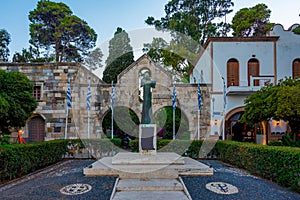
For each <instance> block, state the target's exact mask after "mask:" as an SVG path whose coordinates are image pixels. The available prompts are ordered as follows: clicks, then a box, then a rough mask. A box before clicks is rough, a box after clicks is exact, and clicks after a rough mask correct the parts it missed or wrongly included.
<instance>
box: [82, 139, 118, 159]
mask: <svg viewBox="0 0 300 200" xmlns="http://www.w3.org/2000/svg"><path fill="white" fill-rule="evenodd" d="M82 143H83V144H84V146H85V148H87V149H88V151H89V152H90V153H91V155H92V156H93V157H94V158H97V159H99V158H102V157H105V156H113V155H115V154H117V153H118V152H119V151H120V149H121V148H120V147H121V139H120V138H114V139H83V140H82Z"/></svg>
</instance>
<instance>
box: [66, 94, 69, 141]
mask: <svg viewBox="0 0 300 200" xmlns="http://www.w3.org/2000/svg"><path fill="white" fill-rule="evenodd" d="M67 101H68V100H67ZM66 105H67V112H66V125H65V139H67V132H68V116H69V106H68V103H66Z"/></svg>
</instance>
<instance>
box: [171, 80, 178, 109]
mask: <svg viewBox="0 0 300 200" xmlns="http://www.w3.org/2000/svg"><path fill="white" fill-rule="evenodd" d="M176 97H177V92H176V88H175V85H174V87H173V96H172V107H173V110H175V109H176Z"/></svg>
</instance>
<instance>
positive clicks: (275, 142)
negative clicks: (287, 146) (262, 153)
mask: <svg viewBox="0 0 300 200" xmlns="http://www.w3.org/2000/svg"><path fill="white" fill-rule="evenodd" d="M268 145H269V146H283V144H282V142H281V141H280V140H272V141H270V142H269V143H268Z"/></svg>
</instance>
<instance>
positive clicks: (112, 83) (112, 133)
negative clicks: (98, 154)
mask: <svg viewBox="0 0 300 200" xmlns="http://www.w3.org/2000/svg"><path fill="white" fill-rule="evenodd" d="M113 93H114V82H113V81H112V82H111V139H114V105H113V103H114V102H113V101H114V99H113V98H114V94H113Z"/></svg>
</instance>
